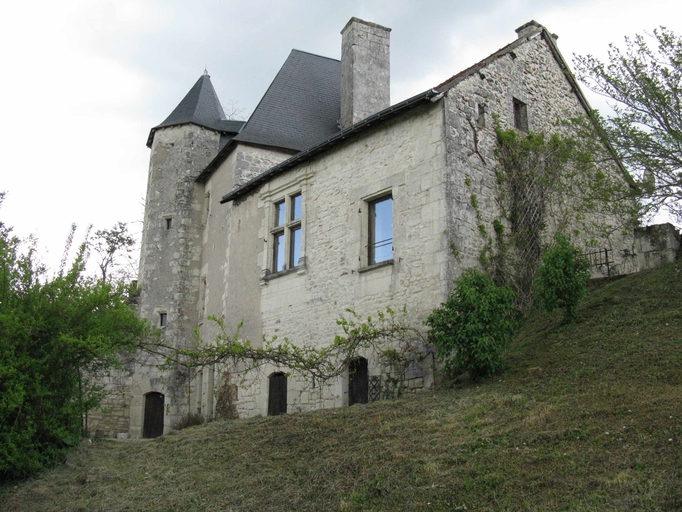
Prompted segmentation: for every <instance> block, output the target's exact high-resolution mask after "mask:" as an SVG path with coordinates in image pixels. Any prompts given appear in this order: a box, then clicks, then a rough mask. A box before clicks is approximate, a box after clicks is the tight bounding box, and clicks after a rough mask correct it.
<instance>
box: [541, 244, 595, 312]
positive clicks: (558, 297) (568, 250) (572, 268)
mask: <svg viewBox="0 0 682 512" xmlns="http://www.w3.org/2000/svg"><path fill="white" fill-rule="evenodd" d="M589 278H590V262H589V261H588V260H587V259H585V258H583V257H582V256H581V254H580V253H579V252H578V251H577V249H576V248H575V247H573V245H572V244H571V240H570V239H569V238H567V237H566V236H564V235H562V234H561V233H557V234H556V235H555V236H554V244H553V245H552V246H551V247H550V248H549V249H547V250H546V251H545V253H544V254H543V255H542V263H541V264H540V268H539V270H538V276H537V279H536V281H535V290H536V295H537V298H538V302H539V303H540V305H541V306H542V307H543V308H544V309H545V310H547V311H549V312H550V313H551V312H552V311H554V310H555V309H557V308H564V323H570V322H573V321H574V320H576V319H577V318H578V304H579V303H580V301H581V300H582V299H583V298H584V297H585V295H586V294H587V280H588V279H589Z"/></svg>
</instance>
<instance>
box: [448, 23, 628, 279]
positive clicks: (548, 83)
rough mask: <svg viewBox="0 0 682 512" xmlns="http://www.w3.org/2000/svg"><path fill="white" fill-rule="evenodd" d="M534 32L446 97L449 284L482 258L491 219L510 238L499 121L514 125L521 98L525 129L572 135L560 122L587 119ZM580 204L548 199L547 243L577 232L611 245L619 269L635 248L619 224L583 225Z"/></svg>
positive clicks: (600, 219) (588, 242)
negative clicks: (500, 179)
mask: <svg viewBox="0 0 682 512" xmlns="http://www.w3.org/2000/svg"><path fill="white" fill-rule="evenodd" d="M530 28H532V27H530ZM531 32H533V30H531ZM534 32H535V33H534V34H531V35H530V37H529V38H528V40H525V41H524V42H523V43H522V44H520V45H519V46H517V47H515V48H514V49H513V51H510V52H508V53H506V54H503V55H501V56H499V58H497V59H495V60H493V61H492V62H490V63H488V64H487V65H486V66H482V67H480V69H478V70H476V72H474V73H472V74H470V75H469V76H467V77H464V78H463V79H461V80H460V81H459V82H458V83H456V85H454V86H453V87H452V88H450V89H449V90H448V91H447V94H446V98H445V134H446V147H447V159H448V167H449V168H450V170H451V172H450V173H449V174H448V181H447V184H446V187H447V194H446V200H447V205H448V207H447V209H448V218H447V222H448V228H447V230H448V239H449V241H450V242H451V243H452V244H453V248H454V249H456V251H458V252H459V258H457V259H455V258H452V259H450V260H448V269H447V278H446V281H447V282H449V283H452V281H453V280H454V279H456V278H457V277H458V276H459V275H460V274H461V271H462V269H464V268H468V267H478V266H480V263H479V256H480V254H481V250H482V249H483V247H484V245H485V238H484V237H483V236H482V235H481V233H480V232H479V225H480V224H482V225H483V226H485V227H486V229H487V232H488V233H489V234H491V235H492V234H493V233H494V231H493V221H495V220H500V221H501V222H503V224H504V225H505V228H506V230H507V232H509V227H510V225H509V222H508V221H507V220H506V219H505V218H504V217H503V215H502V211H501V205H500V200H499V198H500V194H501V193H502V192H503V190H501V189H500V185H499V184H498V180H497V177H496V171H498V170H499V167H498V163H497V158H496V155H495V149H496V148H497V137H496V134H495V124H494V118H495V117H496V118H497V119H498V120H499V123H500V126H501V128H502V129H504V130H507V129H510V128H512V127H514V124H515V122H514V101H515V100H518V101H521V102H522V103H524V104H525V105H526V112H527V125H528V130H529V131H533V132H536V133H540V132H542V133H546V134H551V133H556V132H564V133H566V132H568V131H569V129H568V128H565V127H562V126H560V125H559V124H558V123H559V122H560V121H562V120H569V119H571V118H575V117H578V116H584V115H585V109H584V107H583V106H582V104H581V103H580V101H579V99H578V97H577V95H576V93H575V91H574V90H573V88H572V84H571V83H570V82H569V81H568V80H567V78H566V72H565V71H564V70H562V69H561V68H560V67H559V65H558V64H557V61H556V60H555V58H554V55H553V54H552V52H551V50H550V48H549V46H548V42H547V41H545V40H544V39H543V37H542V35H541V33H539V28H537V27H535V29H534ZM526 36H528V34H526ZM606 171H607V172H609V173H611V174H612V175H613V176H615V179H618V180H624V179H623V178H622V175H621V174H619V173H620V171H619V170H618V169H617V168H615V166H607V167H606ZM505 193H506V192H505ZM472 195H475V196H476V199H477V203H478V212H477V211H476V209H475V208H474V206H473V205H472ZM575 204H576V203H575V202H574V201H572V199H571V198H570V197H569V194H561V193H555V194H554V195H553V196H551V197H549V198H548V200H547V215H546V222H547V229H546V230H545V238H544V240H543V241H544V242H548V241H549V240H550V239H551V233H552V232H554V231H555V230H562V231H564V232H568V233H572V234H573V235H574V242H575V243H577V245H579V246H584V247H587V246H596V247H600V248H604V247H606V248H608V249H609V250H610V251H611V253H612V254H613V255H614V256H615V258H616V259H617V261H616V262H615V263H616V265H622V263H623V259H622V258H623V255H624V254H625V251H627V250H630V249H631V247H632V237H631V236H624V235H623V233H622V231H621V230H620V229H618V228H617V226H618V225H619V222H620V221H621V219H619V218H616V217H614V216H609V215H608V214H602V213H594V214H587V215H585V217H584V218H583V219H582V220H579V219H578V216H577V215H576V208H575ZM477 213H479V214H480V217H481V218H480V219H479V218H477ZM604 227H606V228H607V229H603V228H604ZM606 232H609V234H608V235H605V233H606Z"/></svg>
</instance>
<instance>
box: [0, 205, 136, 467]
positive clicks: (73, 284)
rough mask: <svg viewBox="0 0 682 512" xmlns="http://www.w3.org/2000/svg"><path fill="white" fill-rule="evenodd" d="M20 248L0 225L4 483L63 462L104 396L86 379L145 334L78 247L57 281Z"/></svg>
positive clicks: (123, 298)
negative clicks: (91, 272)
mask: <svg viewBox="0 0 682 512" xmlns="http://www.w3.org/2000/svg"><path fill="white" fill-rule="evenodd" d="M2 197H3V195H2V194H0V203H1V202H2ZM25 247H26V246H25V245H23V243H22V241H21V240H20V239H19V238H17V237H16V236H14V235H12V230H11V228H9V227H7V226H5V225H4V224H3V223H2V222H0V480H11V479H19V478H25V477H28V476H31V475H33V474H35V473H36V472H38V471H40V470H41V469H42V468H44V467H47V466H50V465H53V464H55V463H58V462H60V461H62V460H63V459H64V449H65V448H68V447H70V446H74V445H76V444H77V443H78V442H79V441H80V439H81V436H82V434H83V429H84V424H83V421H82V420H83V418H84V416H85V415H86V414H87V411H88V410H90V409H92V408H93V407H95V406H96V405H97V403H98V402H99V400H100V398H101V393H100V391H101V388H100V387H99V386H98V385H97V383H96V382H93V380H92V379H91V378H89V377H90V376H93V375H96V374H97V373H98V372H99V371H101V370H104V369H107V368H110V367H116V366H117V365H120V360H119V354H120V353H121V351H124V350H128V351H132V350H134V349H135V348H136V347H137V345H138V344H139V342H141V340H144V339H146V336H147V335H148V334H149V329H148V325H147V324H146V323H145V322H144V321H142V320H140V319H139V318H138V317H137V315H136V314H135V312H134V311H133V310H132V309H131V308H130V307H129V305H128V302H129V297H128V295H127V288H126V287H124V286H122V285H115V284H112V283H107V282H104V281H103V280H96V279H92V278H88V277H87V276H86V275H85V274H84V268H85V261H84V258H85V256H84V253H85V246H84V245H83V246H81V249H80V250H79V252H78V255H77V257H76V259H75V261H74V263H73V265H72V266H71V268H70V269H68V270H66V271H64V270H60V272H59V273H58V274H57V275H56V276H50V275H48V274H47V272H46V270H45V269H44V268H43V267H42V266H41V265H39V264H38V263H36V255H35V252H34V249H33V248H32V246H31V245H30V244H29V245H28V247H27V248H26V249H25V250H22V249H24V248H25Z"/></svg>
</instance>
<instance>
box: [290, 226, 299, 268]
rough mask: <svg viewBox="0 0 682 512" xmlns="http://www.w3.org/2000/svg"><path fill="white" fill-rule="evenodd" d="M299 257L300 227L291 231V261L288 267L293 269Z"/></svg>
mask: <svg viewBox="0 0 682 512" xmlns="http://www.w3.org/2000/svg"><path fill="white" fill-rule="evenodd" d="M300 257H301V228H300V226H299V227H297V228H294V229H292V230H291V261H290V262H289V267H290V268H294V267H295V266H296V265H298V259H299V258H300Z"/></svg>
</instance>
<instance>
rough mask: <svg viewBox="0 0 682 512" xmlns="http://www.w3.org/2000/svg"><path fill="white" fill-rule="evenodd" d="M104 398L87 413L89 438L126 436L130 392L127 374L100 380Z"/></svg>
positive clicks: (128, 420)
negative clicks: (96, 406) (104, 393)
mask: <svg viewBox="0 0 682 512" xmlns="http://www.w3.org/2000/svg"><path fill="white" fill-rule="evenodd" d="M101 383H102V385H103V386H104V389H105V392H106V393H107V394H106V397H105V398H104V399H103V400H102V401H101V403H100V406H99V407H98V408H97V409H93V410H91V411H89V412H88V425H87V429H88V435H89V436H90V437H109V438H115V437H117V435H118V434H128V432H129V429H130V401H131V400H132V396H133V395H132V391H131V383H130V377H129V376H128V374H127V372H117V373H112V374H110V375H107V376H106V377H102V378H101Z"/></svg>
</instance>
